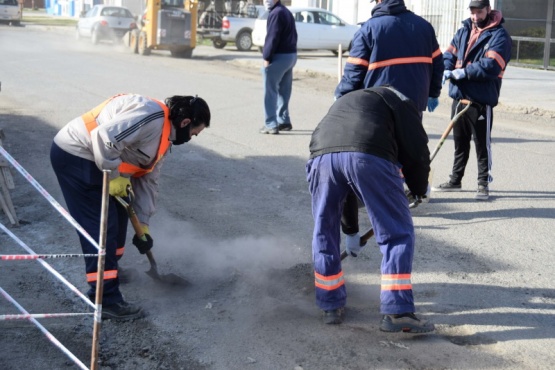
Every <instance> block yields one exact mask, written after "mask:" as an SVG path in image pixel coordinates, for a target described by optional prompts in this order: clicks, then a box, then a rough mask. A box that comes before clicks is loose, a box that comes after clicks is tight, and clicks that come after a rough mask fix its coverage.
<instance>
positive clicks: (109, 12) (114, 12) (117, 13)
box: [100, 8, 122, 17]
mask: <svg viewBox="0 0 555 370" xmlns="http://www.w3.org/2000/svg"><path fill="white" fill-rule="evenodd" d="M100 15H102V16H104V17H121V16H122V13H121V9H120V8H104V9H102V12H101V13H100Z"/></svg>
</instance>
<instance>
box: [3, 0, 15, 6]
mask: <svg viewBox="0 0 555 370" xmlns="http://www.w3.org/2000/svg"><path fill="white" fill-rule="evenodd" d="M0 5H14V6H18V4H17V0H0Z"/></svg>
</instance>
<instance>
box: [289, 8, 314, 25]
mask: <svg viewBox="0 0 555 370" xmlns="http://www.w3.org/2000/svg"><path fill="white" fill-rule="evenodd" d="M293 17H294V18H295V22H301V23H314V18H315V17H314V13H313V12H309V11H306V10H302V11H300V12H296V13H295V14H293Z"/></svg>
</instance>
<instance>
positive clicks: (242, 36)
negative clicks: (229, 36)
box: [235, 31, 252, 51]
mask: <svg viewBox="0 0 555 370" xmlns="http://www.w3.org/2000/svg"><path fill="white" fill-rule="evenodd" d="M235 45H236V46H237V50H239V51H249V50H250V49H251V47H252V37H251V33H250V32H248V31H243V32H241V33H239V34H238V35H237V38H236V39H235Z"/></svg>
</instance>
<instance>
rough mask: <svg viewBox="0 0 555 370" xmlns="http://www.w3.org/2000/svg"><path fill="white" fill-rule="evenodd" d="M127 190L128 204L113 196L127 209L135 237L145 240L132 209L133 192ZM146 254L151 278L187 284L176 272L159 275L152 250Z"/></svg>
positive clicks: (164, 281)
mask: <svg viewBox="0 0 555 370" xmlns="http://www.w3.org/2000/svg"><path fill="white" fill-rule="evenodd" d="M128 190H129V200H130V204H128V203H127V202H126V201H125V200H123V199H122V198H121V197H115V198H116V200H117V201H118V202H119V203H120V204H121V205H122V206H123V207H124V208H125V209H126V210H127V214H128V215H129V220H130V221H131V224H132V225H133V229H134V230H135V234H137V237H138V238H140V239H141V240H146V237H145V234H144V232H143V229H142V227H141V222H140V221H139V219H138V218H137V214H136V213H135V210H134V209H133V204H132V203H133V199H134V194H133V192H132V191H131V190H130V189H128ZM146 256H147V258H148V262H150V270H148V271H146V274H147V275H148V276H150V277H151V278H152V279H154V280H156V281H159V282H162V283H166V284H170V285H183V286H185V285H189V282H188V281H187V280H185V279H184V278H182V277H180V276H178V275H176V274H171V273H170V274H163V275H161V274H160V273H159V272H158V265H157V264H156V260H155V259H154V255H153V254H152V251H148V252H146Z"/></svg>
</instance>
